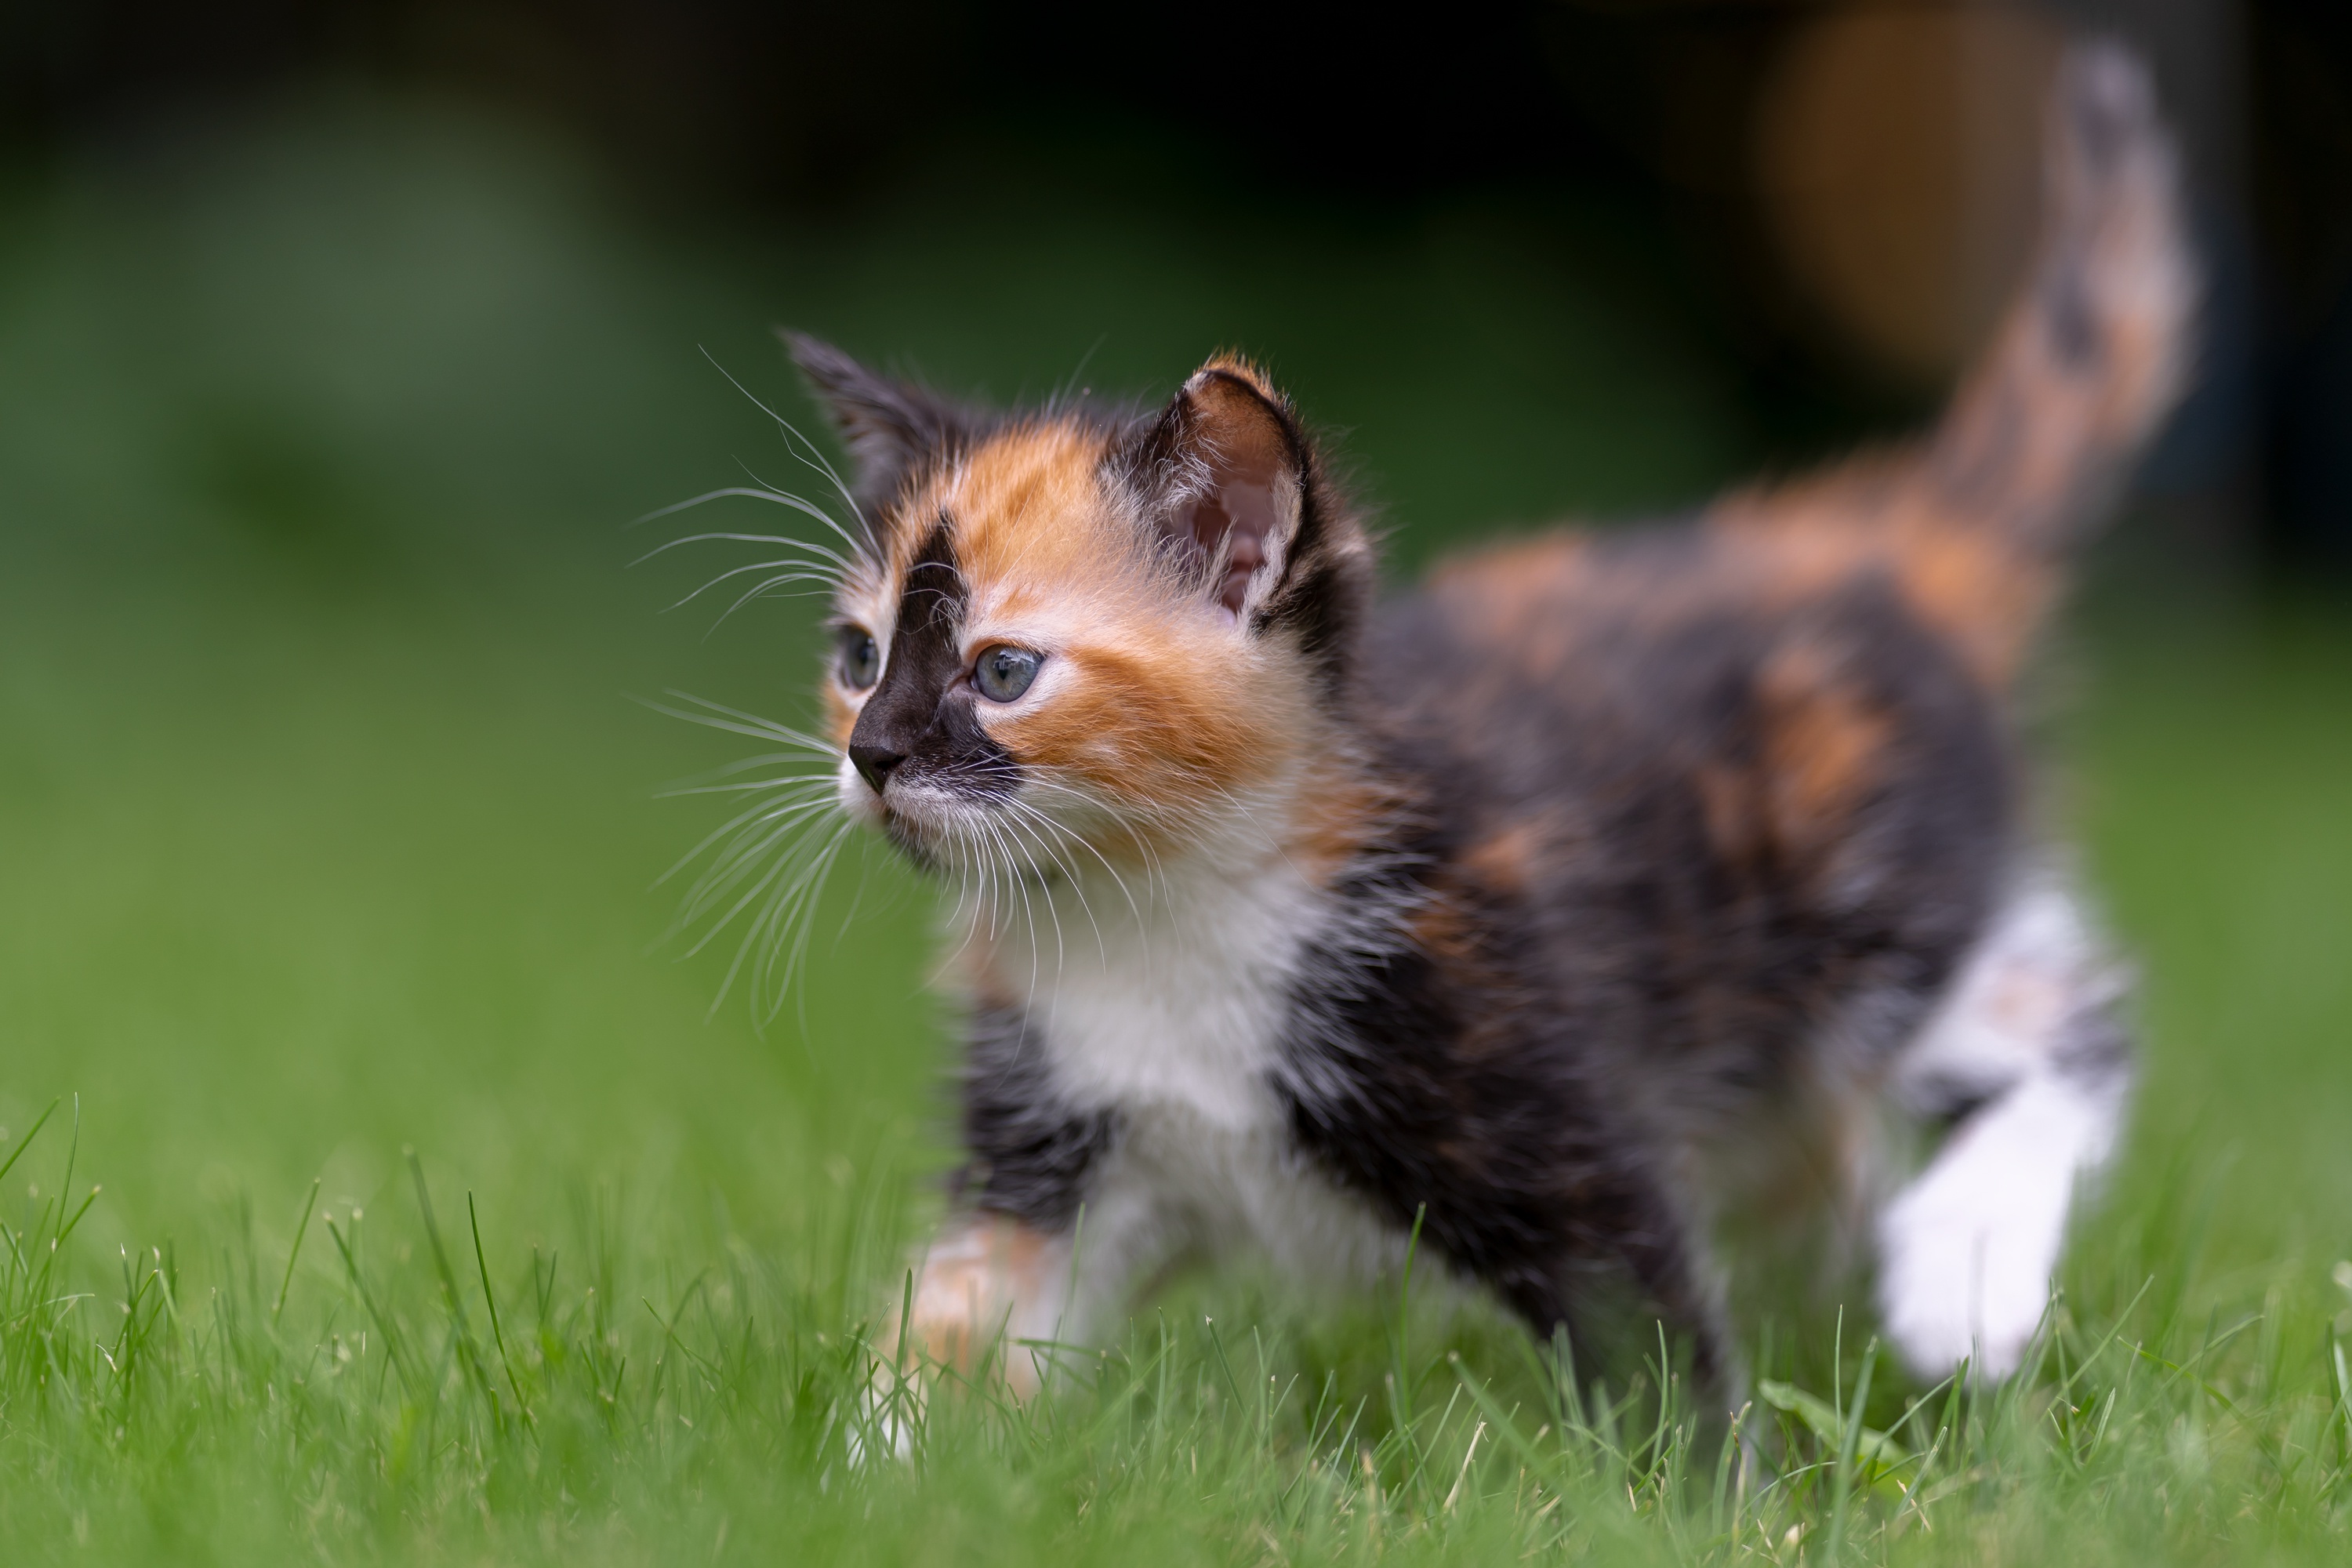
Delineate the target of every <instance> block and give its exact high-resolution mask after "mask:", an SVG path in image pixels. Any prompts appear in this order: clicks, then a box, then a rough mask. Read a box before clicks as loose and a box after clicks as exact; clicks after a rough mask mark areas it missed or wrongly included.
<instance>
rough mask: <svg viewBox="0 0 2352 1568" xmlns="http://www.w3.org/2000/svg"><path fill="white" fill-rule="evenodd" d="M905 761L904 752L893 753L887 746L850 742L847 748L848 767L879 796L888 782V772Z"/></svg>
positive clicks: (905, 754) (905, 755)
mask: <svg viewBox="0 0 2352 1568" xmlns="http://www.w3.org/2000/svg"><path fill="white" fill-rule="evenodd" d="M906 760H907V753H906V752H899V751H894V750H892V749H891V748H890V747H888V746H864V745H858V744H856V742H852V743H851V745H850V748H849V763H850V765H851V766H852V767H854V768H856V770H857V775H858V777H860V778H862V779H864V780H865V781H866V783H867V784H870V785H872V786H873V790H874V793H875V794H876V795H880V794H881V793H882V786H883V785H884V784H887V783H888V782H889V778H890V770H891V769H893V768H895V767H897V766H898V764H899V763H903V762H905V761H906Z"/></svg>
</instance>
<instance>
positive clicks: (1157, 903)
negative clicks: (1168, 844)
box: [992, 828, 1404, 1339]
mask: <svg viewBox="0 0 2352 1568" xmlns="http://www.w3.org/2000/svg"><path fill="white" fill-rule="evenodd" d="M1220 849H1222V850H1223V853H1219V852H1218V851H1219V850H1220ZM1084 890H1085V894H1086V899H1087V907H1086V910H1084V911H1081V910H1078V909H1077V908H1076V896H1077V895H1076V890H1075V889H1072V888H1071V887H1070V886H1069V885H1068V884H1066V883H1063V884H1057V885H1056V886H1055V888H1054V889H1052V892H1051V895H1050V896H1051V897H1053V898H1054V899H1055V903H1056V909H1055V911H1054V912H1055V914H1056V915H1057V916H1058V925H1059V934H1058V937H1056V936H1055V935H1053V934H1050V933H1048V932H1047V931H1043V930H1041V931H1039V933H1038V936H1037V938H1036V945H1034V946H1032V945H1031V939H1030V935H1029V926H1028V924H1027V922H1026V921H1024V922H1022V923H1020V924H1019V925H1018V926H1017V927H1016V928H1015V929H1014V931H1010V932H1008V931H1006V930H1004V929H1003V927H1002V926H1000V928H999V931H998V932H997V942H996V943H995V950H994V952H992V963H993V965H994V967H995V970H996V973H997V976H998V980H999V982H1000V984H1004V985H1006V986H1007V987H1008V988H1011V989H1013V990H1014V992H1015V994H1019V991H1020V989H1021V988H1022V987H1024V985H1025V986H1026V987H1027V989H1028V995H1027V997H1026V1007H1027V1012H1028V1016H1029V1017H1030V1019H1031V1022H1032V1024H1033V1026H1034V1027H1035V1029H1036V1031H1037V1035H1038V1037H1039V1039H1040V1042H1041V1047H1042V1048H1043V1049H1044V1050H1045V1053H1046V1056H1047V1058H1048V1061H1049V1062H1050V1064H1051V1072H1052V1079H1053V1082H1054V1085H1055V1089H1056V1090H1057V1091H1058V1092H1059V1093H1060V1094H1061V1095H1062V1096H1063V1097H1065V1098H1066V1100H1069V1101H1070V1103H1071V1104H1072V1105H1073V1106H1075V1107H1076V1108H1077V1109H1080V1110H1110V1111H1114V1112H1116V1113H1117V1114H1118V1118H1119V1120H1120V1125H1121V1133H1120V1137H1119V1141H1118V1147H1117V1148H1116V1149H1115V1150H1114V1151H1113V1152H1112V1153H1111V1154H1110V1155H1109V1157H1108V1161H1107V1163H1106V1165H1105V1167H1104V1169H1103V1170H1102V1171H1101V1172H1100V1173H1099V1174H1098V1176H1097V1179H1096V1180H1095V1181H1094V1182H1093V1183H1092V1184H1091V1188H1090V1191H1089V1193H1088V1196H1087V1209H1086V1213H1085V1216H1084V1221H1083V1226H1084V1231H1083V1235H1082V1236H1081V1237H1080V1238H1079V1241H1078V1249H1077V1260H1076V1277H1077V1289H1076V1296H1075V1299H1074V1300H1072V1301H1071V1302H1070V1303H1069V1306H1068V1326H1067V1327H1066V1330H1065V1331H1066V1333H1067V1334H1068V1335H1069V1336H1070V1337H1071V1338H1074V1339H1085V1338H1087V1337H1090V1336H1092V1335H1094V1334H1097V1333H1099V1332H1101V1331H1104V1330H1105V1329H1107V1328H1108V1326H1109V1323H1110V1321H1111V1320H1113V1319H1114V1318H1115V1317H1116V1316H1117V1315H1118V1313H1120V1312H1122V1311H1123V1310H1125V1309H1126V1307H1127V1305H1128V1301H1129V1297H1130V1295H1131V1293H1132V1291H1133V1289H1135V1288H1136V1287H1137V1286H1138V1285H1139V1284H1140V1283H1142V1282H1143V1281H1144V1280H1145V1279H1149V1278H1150V1276H1151V1275H1152V1274H1153V1273H1155V1272H1156V1271H1158V1270H1159V1269H1160V1268H1164V1267H1165V1266H1166V1265H1167V1264H1168V1263H1169V1262H1170V1261H1171V1259H1173V1258H1177V1257H1179V1256H1181V1255H1186V1254H1201V1255H1206V1256H1212V1257H1213V1256H1220V1255H1226V1254H1230V1253H1233V1252H1235V1251H1238V1250H1244V1249H1255V1250H1260V1251H1263V1252H1265V1254H1266V1255H1268V1256H1269V1257H1270V1258H1273V1259H1274V1260H1275V1261H1276V1263H1277V1264H1278V1265H1279V1266H1280V1267H1281V1268H1283V1270H1284V1271H1285V1272H1286V1273H1288V1274H1292V1275H1296V1276H1301V1277H1304V1278H1307V1279H1316V1278H1322V1279H1344V1280H1347V1281H1349V1282H1361V1281H1368V1280H1370V1279H1375V1278H1378V1277H1379V1275H1380V1274H1381V1272H1382V1270H1383V1269H1385V1268H1391V1267H1393V1266H1394V1264H1395V1263H1397V1262H1398V1261H1400V1260H1401V1259H1402V1256H1403V1248H1404V1237H1403V1235H1402V1232H1400V1231H1398V1230H1397V1228H1396V1227H1395V1226H1391V1225H1389V1224H1387V1223H1386V1222H1385V1221H1383V1220H1382V1219H1381V1217H1380V1216H1378V1215H1375V1214H1374V1213H1373V1212H1372V1210H1371V1209H1370V1207H1369V1206H1368V1205H1365V1204H1364V1203H1363V1202H1361V1201H1360V1200H1359V1199H1357V1198H1355V1197H1353V1196H1352V1195H1349V1194H1345V1193H1343V1192H1341V1191H1340V1190H1339V1188H1337V1187H1336V1186H1334V1185H1333V1184H1331V1182H1330V1181H1329V1179H1328V1177H1326V1176H1325V1175H1324V1174H1323V1173H1321V1172H1320V1171H1319V1170H1318V1169H1317V1168H1316V1167H1314V1166H1313V1165H1312V1164H1311V1163H1309V1162H1308V1160H1307V1157H1306V1156H1305V1155H1304V1154H1302V1153H1301V1152H1299V1151H1298V1150H1297V1148H1296V1146H1295V1144H1294V1142H1293V1140H1292V1139H1291V1137H1290V1133H1289V1129H1288V1127H1287V1125H1286V1120H1285V1116H1284V1111H1283V1108H1282V1105H1281V1103H1280V1101H1279V1100H1277V1098H1276V1094H1275V1092H1274V1089H1273V1085H1272V1081H1271V1079H1272V1074H1273V1069H1274V1068H1275V1067H1276V1063H1277V1061H1278V1060H1279V1058H1280V1055H1281V1051H1282V1048H1283V1047H1282V1033H1283V1029H1284V1027H1285V1025H1286V1021H1287V1019H1288V1016H1289V1011H1290V998H1291V994H1292V990H1293V987H1294V984H1295V982H1296V977H1297V972H1298V967H1299V964H1300V963H1301V954H1302V952H1303V951H1304V949H1305V948H1306V946H1307V942H1309V941H1310V940H1311V939H1312V938H1313V937H1314V936H1315V934H1316V933H1317V931H1318V930H1320V929H1322V927H1323V926H1324V924H1325V923H1326V921H1328V919H1329V910H1328V900H1327V898H1326V896H1325V895H1324V894H1322V893H1321V892H1319V891H1318V889H1315V888H1314V887H1313V886H1312V885H1311V884H1309V883H1308V882H1307V879H1305V877H1304V876H1303V875H1302V874H1301V873H1300V872H1299V870H1298V869H1297V868H1296V867H1295V866H1294V865H1293V864H1292V863H1291V861H1290V860H1289V859H1288V858H1286V857H1285V856H1283V855H1282V854H1280V853H1279V852H1276V851H1274V850H1273V849H1272V847H1271V846H1269V845H1268V844H1266V843H1265V840H1264V839H1263V837H1260V836H1259V835H1257V834H1256V833H1255V829H1249V828H1243V829H1237V830H1236V831H1235V833H1234V837H1233V838H1232V840H1231V841H1230V842H1228V843H1225V844H1223V845H1221V846H1219V845H1212V846H1209V847H1205V848H1204V849H1203V850H1202V851H1199V852H1196V853H1195V854H1193V855H1190V856H1187V857H1186V858H1185V859H1184V860H1182V861H1181V862H1179V863H1177V864H1174V865H1171V866H1169V867H1166V868H1164V869H1162V870H1161V871H1160V872H1159V873H1158V874H1157V875H1155V876H1154V877H1153V878H1152V879H1151V880H1150V889H1149V897H1148V898H1147V897H1146V896H1145V894H1146V889H1145V888H1144V887H1143V886H1140V885H1139V886H1137V888H1136V889H1135V891H1136V894H1137V898H1136V903H1135V905H1134V906H1132V907H1131V906H1130V905H1129V903H1128V901H1127V900H1126V899H1125V898H1124V897H1123V896H1122V894H1121V893H1120V892H1119V891H1118V890H1117V889H1111V888H1108V887H1107V886H1106V885H1105V884H1104V882H1103V880H1102V879H1099V878H1097V879H1090V882H1089V885H1088V886H1087V888H1086V889H1084ZM1033 892H1034V896H1037V897H1041V898H1042V897H1045V896H1048V895H1047V893H1046V890H1045V889H1033ZM1041 914H1042V911H1041Z"/></svg>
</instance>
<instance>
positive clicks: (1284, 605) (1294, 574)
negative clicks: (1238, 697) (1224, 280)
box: [1120, 358, 1370, 646]
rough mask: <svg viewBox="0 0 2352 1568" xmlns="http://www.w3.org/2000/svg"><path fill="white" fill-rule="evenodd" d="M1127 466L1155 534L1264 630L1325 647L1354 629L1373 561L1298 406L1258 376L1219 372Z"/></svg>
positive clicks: (1176, 406) (1209, 589)
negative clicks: (1283, 628) (1347, 627)
mask: <svg viewBox="0 0 2352 1568" xmlns="http://www.w3.org/2000/svg"><path fill="white" fill-rule="evenodd" d="M1121 456H1122V462H1121V465H1120V466H1121V467H1122V468H1123V469H1124V470H1125V478H1126V479H1127V482H1128V484H1129V489H1130V490H1131V492H1132V493H1133V494H1134V495H1135V497H1136V500H1137V501H1138V502H1139V506H1140V508H1141V510H1143V512H1144V514H1145V519H1146V521H1147V523H1148V524H1149V525H1150V526H1152V527H1155V528H1157V529H1158V530H1159V531H1160V535H1161V536H1162V538H1163V539H1164V540H1166V542H1167V543H1168V545H1169V546H1170V547H1171V548H1172V549H1173V550H1175V551H1176V552H1177V553H1178V554H1179V555H1180V556H1181V557H1182V558H1183V559H1184V560H1185V562H1186V563H1187V564H1188V565H1189V566H1190V567H1192V569H1193V570H1195V571H1197V572H1198V573H1200V574H1201V575H1202V579H1203V582H1202V590H1203V591H1204V592H1205V593H1206V594H1207V595H1208V596H1209V597H1210V599H1211V600H1212V601H1213V602H1214V603H1215V604H1217V605H1222V606H1223V608H1224V609H1225V610H1226V611H1227V612H1228V613H1230V614H1231V615H1233V616H1235V617H1236V618H1238V619H1240V620H1241V621H1242V622H1243V623H1244V624H1245V625H1247V626H1250V628H1251V629H1252V630H1262V629H1264V628H1265V626H1270V625H1275V624H1280V623H1291V624H1296V625H1297V626H1299V627H1300V629H1301V630H1302V631H1304V632H1306V633H1307V640H1308V642H1309V644H1310V645H1311V646H1319V645H1323V644H1328V643H1329V642H1331V641H1332V640H1333V638H1334V637H1335V636H1336V633H1337V631H1338V629H1339V625H1340V623H1342V622H1347V621H1352V619H1353V618H1354V617H1353V616H1352V614H1351V613H1350V612H1351V611H1352V610H1353V609H1354V608H1355V607H1356V601H1357V600H1358V599H1360V597H1361V595H1360V592H1359V591H1358V590H1359V589H1360V586H1361V583H1360V579H1365V580H1368V578H1369V572H1370V558H1369V550H1368V549H1367V548H1366V547H1365V545H1364V543H1363V541H1362V536H1361V533H1360V531H1358V530H1356V529H1355V528H1354V526H1353V524H1352V522H1351V521H1349V520H1348V519H1347V518H1346V517H1345V515H1344V512H1343V511H1342V510H1341V509H1339V508H1338V507H1337V506H1336V505H1335V504H1334V502H1333V500H1332V498H1330V497H1328V495H1326V494H1325V493H1324V487H1323V485H1322V483H1321V481H1320V480H1319V479H1318V475H1317V473H1316V471H1315V456H1314V452H1313V450H1312V448H1311V447H1309V446H1308V444H1307V440H1306V438H1305V437H1303V436H1302V435H1301V434H1300V431H1299V428H1298V424H1297V417H1296V416H1294V415H1293V414H1292V412H1291V408H1290V404H1289V401H1288V400H1287V399H1286V398H1285V397H1283V396H1282V395H1281V394H1279V393H1277V392H1276V391H1275V390H1274V388H1273V386H1272V385H1271V384H1269V383H1268V382H1267V381H1266V379H1265V376H1264V375H1263V374H1260V373H1259V372H1258V371H1257V370H1256V368H1255V367H1254V366H1252V365H1250V364H1247V363H1244V362H1243V361H1240V360H1236V359H1224V358H1220V359H1214V360H1211V361H1210V362H1209V363H1207V364H1205V365H1203V366H1202V368H1201V369H1200V370H1198V371H1196V372H1194V373H1193V374H1192V379H1190V380H1189V381H1187V382H1185V384H1184V385H1183V388H1182V389H1181V391H1179V392H1178V393H1177V394H1176V395H1175V397H1174V398H1172V399H1171V400H1170V402H1169V404H1168V406H1167V407H1166V408H1164V409H1162V410H1161V411H1160V414H1159V416H1157V417H1156V418H1153V419H1152V420H1150V422H1149V423H1148V424H1146V425H1144V426H1141V427H1140V428H1139V429H1138V430H1137V432H1136V433H1135V435H1134V436H1133V437H1131V438H1130V440H1129V442H1128V443H1127V445H1126V447H1125V449H1124V451H1123V452H1122V455H1121Z"/></svg>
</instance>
